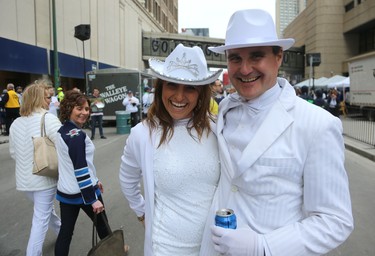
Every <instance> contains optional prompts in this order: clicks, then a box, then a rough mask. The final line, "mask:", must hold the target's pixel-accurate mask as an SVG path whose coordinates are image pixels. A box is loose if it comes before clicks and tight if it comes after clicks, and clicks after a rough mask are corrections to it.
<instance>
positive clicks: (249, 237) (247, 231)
mask: <svg viewBox="0 0 375 256" xmlns="http://www.w3.org/2000/svg"><path fill="white" fill-rule="evenodd" d="M211 232H212V241H213V242H214V247H215V251H217V252H219V253H221V254H223V255H228V256H230V255H233V256H234V255H235V256H264V255H265V254H264V246H263V239H262V237H261V235H258V234H257V233H256V232H255V231H253V230H252V229H251V228H249V227H242V228H239V229H230V228H222V227H218V226H212V227H211Z"/></svg>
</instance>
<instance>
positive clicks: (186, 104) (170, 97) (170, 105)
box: [162, 81, 199, 120]
mask: <svg viewBox="0 0 375 256" xmlns="http://www.w3.org/2000/svg"><path fill="white" fill-rule="evenodd" d="M198 96H199V88H197V87H194V86H190V85H183V84H175V83H171V82H167V81H164V82H163V89H162V101H163V104H164V106H165V109H166V110H167V111H168V113H169V115H170V116H171V117H172V118H173V119H175V120H181V119H185V118H190V117H191V116H192V115H193V110H194V108H195V107H196V106H197V103H198Z"/></svg>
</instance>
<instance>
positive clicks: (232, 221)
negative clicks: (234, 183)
mask: <svg viewBox="0 0 375 256" xmlns="http://www.w3.org/2000/svg"><path fill="white" fill-rule="evenodd" d="M215 225H216V226H219V227H222V228H231V229H236V228H237V219H236V215H235V214H234V211H233V210H232V209H220V210H218V211H216V216H215Z"/></svg>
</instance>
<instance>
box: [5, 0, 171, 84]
mask: <svg viewBox="0 0 375 256" xmlns="http://www.w3.org/2000/svg"><path fill="white" fill-rule="evenodd" d="M0 6H1V8H0V89H3V88H5V87H6V84H7V83H10V82H12V83H14V84H15V85H21V86H26V85H27V84H29V83H30V82H31V81H34V80H36V79H39V78H41V77H48V78H50V79H51V80H54V81H53V82H54V84H55V85H61V86H62V87H63V88H64V89H71V88H73V87H78V88H81V89H83V88H84V87H85V86H84V74H85V72H87V71H91V70H93V69H102V68H109V67H122V68H127V69H138V70H143V69H144V68H145V62H144V61H143V60H142V58H141V56H142V32H143V31H150V32H160V33H177V32H178V0H0ZM81 24H87V25H90V28H89V32H87V31H86V34H89V35H90V36H89V37H90V38H89V39H87V40H84V41H83V40H80V39H78V38H77V37H76V31H75V27H76V26H77V25H81ZM55 38H56V40H54V39H55ZM56 72H57V75H56Z"/></svg>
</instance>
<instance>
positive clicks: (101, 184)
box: [98, 181, 104, 193]
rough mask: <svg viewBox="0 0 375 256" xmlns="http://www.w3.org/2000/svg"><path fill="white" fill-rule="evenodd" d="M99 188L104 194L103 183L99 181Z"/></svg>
mask: <svg viewBox="0 0 375 256" xmlns="http://www.w3.org/2000/svg"><path fill="white" fill-rule="evenodd" d="M98 187H99V189H100V192H101V193H104V189H103V183H101V182H100V181H98Z"/></svg>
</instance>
